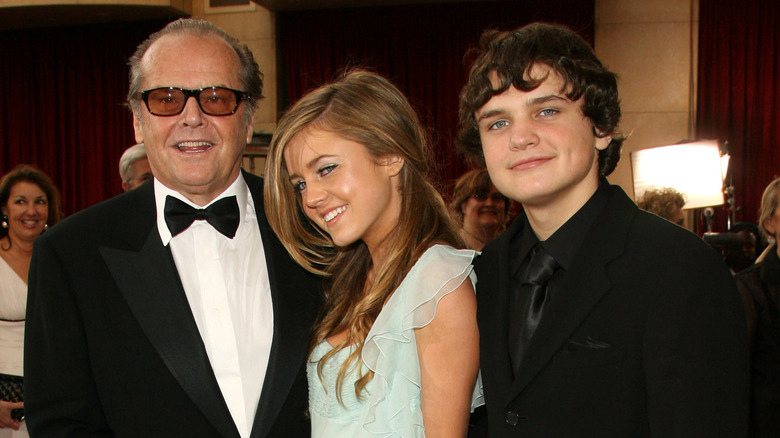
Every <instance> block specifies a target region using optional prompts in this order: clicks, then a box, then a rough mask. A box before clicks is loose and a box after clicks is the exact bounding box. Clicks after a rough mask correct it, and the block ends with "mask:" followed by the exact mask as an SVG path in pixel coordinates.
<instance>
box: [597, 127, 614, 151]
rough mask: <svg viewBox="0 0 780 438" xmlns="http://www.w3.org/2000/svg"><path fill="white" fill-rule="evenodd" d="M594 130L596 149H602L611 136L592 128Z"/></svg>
mask: <svg viewBox="0 0 780 438" xmlns="http://www.w3.org/2000/svg"><path fill="white" fill-rule="evenodd" d="M594 131H595V132H596V145H595V146H596V150H599V151H603V150H604V149H606V148H607V146H609V143H610V142H611V141H612V136H611V135H607V134H602V133H600V132H599V131H598V130H597V129H594Z"/></svg>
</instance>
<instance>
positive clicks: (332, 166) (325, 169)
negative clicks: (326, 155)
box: [317, 164, 336, 176]
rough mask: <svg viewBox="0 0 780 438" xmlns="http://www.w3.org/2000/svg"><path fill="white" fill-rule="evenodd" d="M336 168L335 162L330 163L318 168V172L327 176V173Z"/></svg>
mask: <svg viewBox="0 0 780 438" xmlns="http://www.w3.org/2000/svg"><path fill="white" fill-rule="evenodd" d="M335 168H336V165H335V164H328V165H327V166H323V167H321V168H320V170H318V171H317V172H319V174H320V175H322V176H325V175H327V174H329V173H331V172H333V169H335Z"/></svg>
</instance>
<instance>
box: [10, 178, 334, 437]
mask: <svg viewBox="0 0 780 438" xmlns="http://www.w3.org/2000/svg"><path fill="white" fill-rule="evenodd" d="M244 179H245V180H246V183H247V184H248V186H249V190H250V193H251V195H252V198H253V199H254V203H255V207H256V210H257V219H258V224H259V227H260V234H261V236H262V239H263V247H264V250H265V256H266V261H267V264H268V274H269V278H270V283H271V294H272V299H273V312H274V331H273V344H272V347H271V354H270V358H269V363H268V370H267V372H266V375H265V381H264V386H263V390H262V395H261V398H260V401H259V406H258V408H257V414H256V417H255V419H254V426H253V429H252V437H253V438H261V437H303V436H309V434H310V426H309V423H308V420H307V417H306V409H307V398H308V396H307V388H306V376H305V366H304V365H305V359H306V354H307V348H308V341H309V330H310V327H311V325H312V323H313V321H314V318H315V315H316V313H317V311H318V308H319V304H320V302H321V298H320V296H319V291H320V288H319V281H318V280H317V279H316V278H315V277H314V276H313V275H310V274H308V273H306V272H305V271H304V270H303V269H301V268H300V267H299V266H298V265H297V264H295V262H294V261H293V260H292V259H291V258H290V257H289V255H288V254H287V252H286V251H285V249H284V247H283V246H282V244H281V242H279V240H278V239H277V238H276V236H275V235H274V233H273V232H272V230H271V228H270V226H269V225H268V222H267V219H266V216H265V212H264V210H263V183H262V179H260V178H259V177H256V176H254V175H251V174H246V173H245V174H244ZM257 268H258V269H261V268H262V266H258V267H257ZM29 278H30V282H29V296H28V305H27V322H26V339H25V370H24V373H25V409H26V414H27V421H28V426H29V430H30V431H31V434H32V436H34V437H35V436H39V437H59V436H69V437H70V436H74V437H75V436H78V437H92V436H106V437H108V436H116V437H137V438H140V437H144V438H148V437H166V438H170V437H188V438H192V437H238V436H239V434H238V430H237V429H236V427H235V424H234V423H233V419H232V417H231V415H230V412H229V410H228V407H227V404H226V403H225V401H224V398H223V397H222V394H221V392H220V389H219V386H218V384H217V380H216V378H215V376H214V373H213V371H212V369H211V365H210V364H209V359H208V357H207V354H206V350H205V347H204V344H203V341H202V339H201V337H200V334H199V332H198V328H197V326H196V324H195V320H194V318H193V316H192V313H191V311H190V308H189V304H188V302H187V298H186V296H185V293H184V289H183V287H182V284H181V280H180V278H179V276H178V273H177V271H176V266H175V264H174V262H173V257H172V255H171V252H170V248H169V247H165V246H163V245H162V242H161V239H160V235H159V233H158V231H157V222H156V211H155V203H154V189H153V184H152V183H147V184H144V185H143V186H141V187H140V188H138V189H135V190H132V191H130V192H127V193H125V194H122V195H120V196H117V197H115V198H113V199H110V200H108V201H106V202H103V203H101V204H98V205H96V206H94V207H91V208H88V209H86V210H84V211H82V212H79V213H77V214H75V215H73V216H71V217H69V218H68V219H66V220H64V221H63V222H62V223H60V224H58V225H57V226H56V227H53V228H52V229H51V230H49V231H48V232H46V233H44V234H43V235H42V236H41V237H40V238H39V239H38V240H37V241H36V242H35V246H34V250H33V258H32V263H31V266H30V277H29ZM228 341H229V340H227V339H226V342H228Z"/></svg>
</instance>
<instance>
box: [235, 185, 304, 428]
mask: <svg viewBox="0 0 780 438" xmlns="http://www.w3.org/2000/svg"><path fill="white" fill-rule="evenodd" d="M244 178H245V179H246V181H247V185H249V189H250V192H251V193H252V199H253V200H254V203H255V209H256V210H257V222H258V225H259V227H260V235H261V236H262V239H263V249H264V251H265V259H266V263H267V269H268V278H269V282H270V285H271V297H272V301H273V312H274V334H273V343H272V345H271V354H270V357H269V358H268V368H267V370H266V375H265V379H264V383H263V391H262V394H261V395H260V401H259V403H258V406H257V413H256V414H255V420H254V424H253V427H252V434H251V436H252V438H259V437H265V436H267V434H268V432H269V430H270V429H271V426H273V424H274V422H275V420H276V418H277V417H278V415H279V412H280V410H281V408H282V405H283V401H284V400H285V399H286V398H287V394H288V393H289V391H290V388H291V387H292V385H293V382H294V381H295V379H296V377H297V375H298V372H299V371H300V369H301V366H302V364H303V363H304V360H305V358H306V353H307V348H308V344H309V329H310V325H309V324H310V323H311V321H312V319H313V314H314V312H316V306H317V303H312V302H311V297H312V295H311V294H307V293H304V291H306V290H308V289H311V288H312V286H313V285H314V284H315V283H313V282H312V281H311V278H312V277H311V276H309V275H307V274H305V273H304V271H303V270H302V269H299V268H298V265H296V264H295V262H293V261H292V259H291V258H290V256H289V255H288V253H287V250H285V248H284V246H283V245H282V243H281V242H280V241H279V239H278V238H277V237H276V235H275V234H274V232H273V230H272V229H271V227H270V225H269V224H268V220H267V219H266V216H265V213H264V209H263V193H262V192H263V186H262V180H261V179H260V178H258V177H256V176H254V175H251V174H246V173H245V174H244ZM301 414H303V413H301Z"/></svg>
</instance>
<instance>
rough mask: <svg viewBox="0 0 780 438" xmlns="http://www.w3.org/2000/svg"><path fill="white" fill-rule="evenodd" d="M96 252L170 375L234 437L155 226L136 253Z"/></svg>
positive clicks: (226, 412) (198, 335)
mask: <svg viewBox="0 0 780 438" xmlns="http://www.w3.org/2000/svg"><path fill="white" fill-rule="evenodd" d="M136 190H139V189H136ZM100 252H101V254H102V255H103V259H104V260H105V262H106V265H107V266H108V268H109V270H110V271H111V274H112V276H113V277H114V279H115V281H116V284H117V286H118V288H119V290H120V291H121V293H122V295H123V296H124V298H125V300H126V301H127V303H128V305H129V306H130V309H131V310H132V312H133V314H134V316H135V318H136V319H137V321H138V323H139V325H140V326H141V328H142V329H143V331H144V333H145V334H146V336H147V337H148V338H149V341H150V342H151V343H152V345H154V348H155V349H156V350H157V352H158V353H159V355H160V357H161V358H162V360H163V361H164V362H165V365H166V366H167V367H168V369H169V370H170V372H171V374H173V376H174V377H175V378H176V380H178V381H179V384H181V387H182V388H183V389H184V391H185V392H186V393H187V394H188V395H189V396H190V398H191V399H192V401H193V403H195V404H196V405H197V406H198V408H199V409H200V410H201V412H202V413H203V415H204V416H205V417H206V418H208V420H209V421H210V422H211V423H212V424H213V425H214V426H215V427H216V428H217V430H219V431H220V433H221V435H222V436H225V437H238V436H239V435H238V430H237V429H236V427H235V424H234V423H233V419H232V417H231V416H230V412H229V410H228V408H227V404H226V403H225V401H224V399H223V397H222V393H221V391H220V389H219V386H218V384H217V381H216V378H215V377H214V373H213V371H212V369H211V364H210V363H209V359H208V356H207V354H206V350H205V347H204V345H203V341H202V339H201V337H200V333H199V332H198V328H197V326H196V324H195V319H194V318H193V317H192V313H191V312H190V306H189V303H188V302H187V298H186V295H185V294H184V289H183V287H182V285H181V281H180V279H179V276H178V273H177V271H176V266H175V264H174V262H173V257H172V256H171V253H170V249H169V248H166V247H164V246H163V245H162V241H161V240H160V235H159V233H158V232H157V228H156V226H153V227H151V230H150V232H149V234H148V237H147V239H146V241H145V243H144V244H143V246H142V248H141V250H140V251H133V250H125V249H116V248H109V247H101V248H100Z"/></svg>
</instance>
